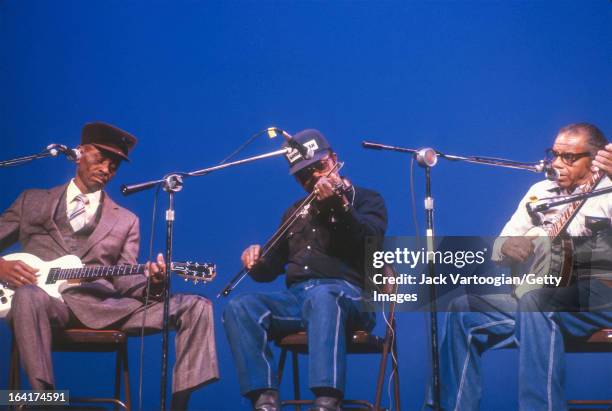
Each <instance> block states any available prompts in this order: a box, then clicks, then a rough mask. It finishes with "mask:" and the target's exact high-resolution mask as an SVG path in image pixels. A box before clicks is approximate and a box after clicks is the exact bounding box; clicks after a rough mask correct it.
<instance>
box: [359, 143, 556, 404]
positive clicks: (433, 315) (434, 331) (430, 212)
mask: <svg viewBox="0 0 612 411" xmlns="http://www.w3.org/2000/svg"><path fill="white" fill-rule="evenodd" d="M362 146H363V147H364V148H368V149H374V150H389V151H396V152H400V153H407V154H411V155H413V156H414V158H415V159H416V161H417V163H418V165H419V166H421V167H422V168H424V169H425V221H426V231H425V234H426V238H427V252H428V255H431V256H433V252H434V251H435V250H434V199H433V197H432V193H431V169H432V167H434V166H435V165H436V164H437V162H438V157H442V158H444V159H447V160H450V161H464V162H468V163H476V164H486V165H492V166H499V167H506V168H514V169H521V170H528V171H532V172H544V171H546V167H545V165H546V163H545V162H544V161H541V162H540V163H537V164H532V163H523V162H518V161H512V160H505V159H501V158H494V157H475V156H470V157H464V156H457V155H451V154H444V153H441V152H440V151H438V150H434V149H433V148H422V149H412V148H405V147H398V146H390V145H386V144H380V143H374V142H370V141H363V142H362ZM430 252H432V253H430ZM427 268H428V275H429V277H430V278H432V279H433V278H434V277H435V265H434V261H433V258H428V261H427ZM429 298H430V311H429V313H430V314H429V325H430V328H429V332H430V350H431V369H432V385H433V398H432V400H433V404H432V407H433V409H434V410H435V411H440V410H441V408H440V356H439V350H438V317H437V311H438V310H437V302H436V300H437V297H436V286H435V284H434V283H433V281H432V284H431V286H430V287H429Z"/></svg>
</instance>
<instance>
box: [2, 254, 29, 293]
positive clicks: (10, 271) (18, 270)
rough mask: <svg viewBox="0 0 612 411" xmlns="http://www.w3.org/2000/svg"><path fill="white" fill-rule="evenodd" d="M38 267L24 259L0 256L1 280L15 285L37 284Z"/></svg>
mask: <svg viewBox="0 0 612 411" xmlns="http://www.w3.org/2000/svg"><path fill="white" fill-rule="evenodd" d="M37 272H38V270H37V269H36V268H33V267H30V266H29V265H27V264H26V263H24V262H23V261H7V260H5V259H3V258H2V257H0V281H2V282H4V283H7V284H8V285H10V286H13V287H20V286H22V285H28V284H36V280H37V279H36V273H37Z"/></svg>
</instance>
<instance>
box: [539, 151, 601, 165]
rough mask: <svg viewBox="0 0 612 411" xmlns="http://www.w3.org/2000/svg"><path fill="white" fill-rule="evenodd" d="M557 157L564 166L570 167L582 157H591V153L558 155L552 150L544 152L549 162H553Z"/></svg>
mask: <svg viewBox="0 0 612 411" xmlns="http://www.w3.org/2000/svg"><path fill="white" fill-rule="evenodd" d="M557 157H560V158H561V161H562V162H563V163H564V164H566V165H568V166H571V165H572V164H574V163H575V162H576V161H578V160H580V159H581V158H583V157H591V153H590V152H588V151H585V152H583V153H559V152H558V151H555V150H553V149H552V148H549V149H547V150H546V158H547V159H549V160H550V161H554V160H555V159H556V158H557Z"/></svg>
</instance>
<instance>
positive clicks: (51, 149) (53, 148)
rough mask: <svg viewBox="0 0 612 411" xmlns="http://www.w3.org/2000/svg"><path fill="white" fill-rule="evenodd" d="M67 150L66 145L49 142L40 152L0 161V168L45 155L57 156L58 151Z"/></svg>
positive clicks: (63, 151) (64, 151) (44, 156)
mask: <svg viewBox="0 0 612 411" xmlns="http://www.w3.org/2000/svg"><path fill="white" fill-rule="evenodd" d="M67 150H68V149H67V148H66V146H63V145H61V144H49V145H48V146H47V148H45V149H44V150H43V151H41V152H40V153H37V154H32V155H29V156H23V157H16V158H12V159H9V160H3V161H0V168H2V167H11V166H18V165H21V164H24V163H28V162H30V161H33V160H38V159H41V158H46V157H57V155H58V154H59V153H64V154H66V151H67Z"/></svg>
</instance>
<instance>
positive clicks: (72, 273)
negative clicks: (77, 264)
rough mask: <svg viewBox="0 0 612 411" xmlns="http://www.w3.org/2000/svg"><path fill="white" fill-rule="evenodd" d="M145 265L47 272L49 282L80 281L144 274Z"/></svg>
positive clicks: (55, 269) (66, 269) (53, 269)
mask: <svg viewBox="0 0 612 411" xmlns="http://www.w3.org/2000/svg"><path fill="white" fill-rule="evenodd" d="M144 272H145V264H134V265H114V266H96V267H82V268H52V269H51V270H49V280H50V281H51V282H55V281H59V280H77V279H78V280H80V279H92V278H101V277H109V276H110V277H120V276H124V275H137V274H144Z"/></svg>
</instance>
